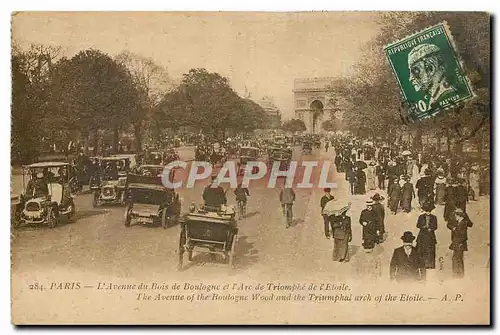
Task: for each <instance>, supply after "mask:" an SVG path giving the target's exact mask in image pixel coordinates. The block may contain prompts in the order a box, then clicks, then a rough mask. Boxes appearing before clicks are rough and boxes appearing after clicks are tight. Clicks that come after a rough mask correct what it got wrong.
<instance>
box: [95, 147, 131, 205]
mask: <svg viewBox="0 0 500 335" xmlns="http://www.w3.org/2000/svg"><path fill="white" fill-rule="evenodd" d="M129 166H130V159H129V158H127V157H121V156H110V157H103V158H101V159H100V161H99V172H98V177H97V178H99V181H98V182H97V183H93V185H94V186H93V187H91V190H92V193H93V196H92V205H93V206H94V207H98V206H100V205H101V204H104V203H119V204H121V205H125V194H124V191H125V186H126V184H127V172H128V171H129Z"/></svg>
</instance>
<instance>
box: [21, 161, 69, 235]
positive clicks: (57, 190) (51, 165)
mask: <svg viewBox="0 0 500 335" xmlns="http://www.w3.org/2000/svg"><path fill="white" fill-rule="evenodd" d="M70 170H71V166H70V164H68V163H63V162H41V163H34V164H31V165H27V166H24V167H23V193H22V194H21V195H20V196H18V197H14V198H11V199H15V202H14V204H15V206H14V208H13V211H14V220H13V224H14V226H15V227H17V226H20V225H22V224H46V225H47V226H48V227H50V228H53V227H55V226H57V224H58V223H59V221H60V219H61V218H62V217H63V216H66V217H67V218H68V219H69V218H71V217H72V216H73V215H74V214H75V212H76V209H75V203H74V199H73V196H72V195H71V187H70V178H71V174H70ZM26 180H27V184H26V185H25V181H26Z"/></svg>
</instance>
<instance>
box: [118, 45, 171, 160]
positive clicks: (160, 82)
mask: <svg viewBox="0 0 500 335" xmlns="http://www.w3.org/2000/svg"><path fill="white" fill-rule="evenodd" d="M115 60H116V61H117V62H118V63H119V64H121V65H123V66H125V67H126V68H127V69H128V70H129V72H130V74H131V76H132V80H133V83H134V85H135V88H136V90H137V91H138V93H139V96H140V103H139V108H140V111H138V112H137V113H134V114H133V117H132V119H131V122H132V125H133V128H134V135H135V146H136V149H137V150H141V147H142V136H143V128H144V126H145V121H149V123H150V126H153V127H154V123H153V121H152V111H153V109H154V108H155V106H157V105H158V103H159V102H160V100H161V98H162V96H163V95H164V94H165V93H166V92H167V91H168V89H169V88H171V85H172V81H171V79H170V77H169V75H168V72H167V70H166V69H165V68H164V67H162V66H160V65H158V64H156V63H155V62H154V61H153V59H151V58H147V57H143V56H140V55H137V54H134V53H131V52H128V51H124V52H122V53H120V54H119V55H118V56H116V58H115ZM155 135H158V134H156V132H155Z"/></svg>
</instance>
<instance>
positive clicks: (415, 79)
mask: <svg viewBox="0 0 500 335" xmlns="http://www.w3.org/2000/svg"><path fill="white" fill-rule="evenodd" d="M408 69H409V70H410V78H409V80H410V83H411V84H412V85H413V87H414V89H415V91H417V92H419V91H422V92H425V93H426V95H428V96H429V105H430V106H434V105H435V104H436V103H437V102H438V100H442V99H445V98H447V97H450V96H452V95H453V94H455V93H456V89H455V87H453V86H452V84H451V82H450V79H449V76H448V75H447V71H446V70H447V69H446V66H445V62H444V59H443V54H442V53H441V50H440V49H439V47H438V46H437V45H435V44H420V45H417V46H416V47H414V48H413V49H412V50H411V51H410V53H409V54H408Z"/></svg>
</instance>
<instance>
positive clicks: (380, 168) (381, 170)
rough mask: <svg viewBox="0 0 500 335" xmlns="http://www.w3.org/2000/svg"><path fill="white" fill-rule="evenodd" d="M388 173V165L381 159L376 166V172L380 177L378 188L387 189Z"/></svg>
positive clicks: (378, 177)
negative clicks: (386, 178) (386, 179)
mask: <svg viewBox="0 0 500 335" xmlns="http://www.w3.org/2000/svg"><path fill="white" fill-rule="evenodd" d="M386 173H387V166H386V164H385V163H384V162H383V161H382V160H380V161H379V162H378V164H377V167H376V168H375V174H376V175H377V179H378V188H379V189H381V190H385V177H386Z"/></svg>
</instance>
